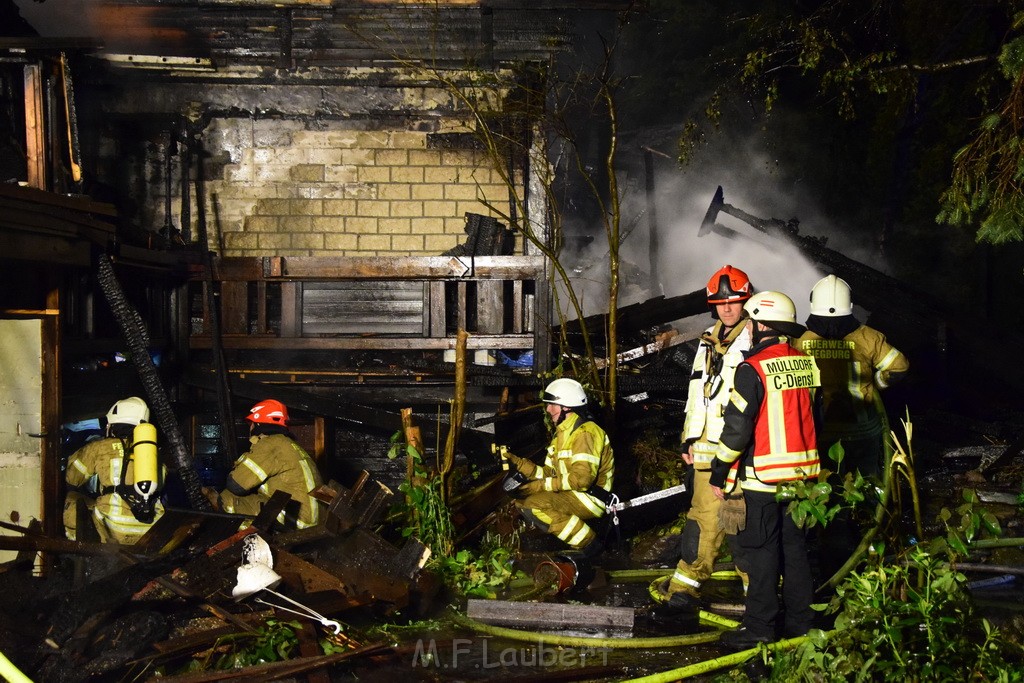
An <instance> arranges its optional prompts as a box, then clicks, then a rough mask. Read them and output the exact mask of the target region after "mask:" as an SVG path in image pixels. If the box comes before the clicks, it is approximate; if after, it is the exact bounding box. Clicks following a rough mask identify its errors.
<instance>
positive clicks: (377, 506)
mask: <svg viewBox="0 0 1024 683" xmlns="http://www.w3.org/2000/svg"><path fill="white" fill-rule="evenodd" d="M394 497H395V494H394V492H393V491H392V490H391V489H389V488H388V487H387V486H385V485H384V484H382V483H380V482H379V481H377V480H376V479H374V480H370V473H369V472H366V471H365V470H364V471H363V472H362V473H361V474H360V476H359V479H357V480H356V483H355V485H354V486H353V487H352V488H351V489H346V488H345V487H344V486H341V485H340V484H339V485H337V491H336V493H335V495H334V499H333V500H332V501H331V502H330V505H328V506H327V521H326V525H327V528H328V529H329V530H330V531H332V532H334V533H336V534H343V533H345V532H347V531H350V530H352V529H354V528H356V527H359V526H375V525H376V524H377V523H379V522H380V521H381V519H383V517H384V515H385V513H387V511H388V508H389V507H390V506H391V503H392V501H393V500H394Z"/></svg>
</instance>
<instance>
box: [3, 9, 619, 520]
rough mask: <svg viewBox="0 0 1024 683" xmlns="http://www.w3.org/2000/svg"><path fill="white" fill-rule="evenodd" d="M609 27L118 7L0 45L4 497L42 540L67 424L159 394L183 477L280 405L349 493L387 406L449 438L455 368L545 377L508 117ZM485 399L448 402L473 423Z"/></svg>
mask: <svg viewBox="0 0 1024 683" xmlns="http://www.w3.org/2000/svg"><path fill="white" fill-rule="evenodd" d="M625 4H626V3H608V2H597V3H594V2H573V3H523V2H504V1H500V2H494V1H488V2H463V1H460V2H438V3H426V4H424V5H414V4H410V3H405V2H395V3H389V2H383V3H381V2H369V3H356V4H352V5H350V4H346V5H344V6H340V5H337V4H336V3H326V2H307V1H301V2H284V3H273V4H270V3H261V2H215V3H207V2H186V3H177V2H161V1H159V0H155V1H153V2H146V3H141V4H140V3H135V2H131V3H128V2H116V1H115V2H102V3H88V4H86V5H85V6H84V9H82V8H80V7H79V6H77V5H75V6H74V7H71V9H72V11H74V10H75V8H79V11H81V12H84V14H81V15H79V16H78V17H77V20H78V22H77V24H76V23H74V22H73V23H72V24H70V25H71V26H73V27H74V28H75V30H76V31H77V32H76V33H75V36H73V37H67V31H68V30H69V29H68V26H69V24H68V23H67V22H64V23H63V24H62V28H61V30H60V32H59V33H56V34H48V29H47V28H46V27H44V28H43V29H42V30H38V31H37V32H38V33H39V34H40V35H30V33H31V31H24V32H23V33H22V34H20V35H16V36H11V37H9V38H6V39H4V40H3V41H0V42H2V47H3V55H4V60H3V77H4V83H5V86H6V87H5V96H4V97H5V100H6V106H5V118H6V121H5V123H6V126H7V128H8V129H9V130H10V132H11V136H9V137H10V139H12V140H15V141H16V143H15V144H13V145H11V147H10V149H11V150H12V151H13V152H15V153H16V156H17V158H18V159H19V160H23V165H22V164H21V163H13V164H10V165H11V166H12V169H13V170H11V171H9V172H8V173H9V175H11V177H10V178H5V181H8V180H9V182H5V184H4V185H3V186H2V187H0V204H2V212H0V240H2V244H3V253H2V254H0V260H2V262H3V269H4V271H5V279H7V280H8V281H9V284H8V286H7V287H5V288H4V293H3V299H2V301H3V305H2V306H0V308H2V309H3V316H2V317H3V320H2V321H0V322H2V323H3V330H4V331H3V332H2V336H3V339H2V344H0V346H3V347H4V348H5V349H11V350H12V351H5V352H4V354H5V357H4V359H3V364H4V366H5V368H12V369H13V368H17V369H18V370H19V371H18V372H10V373H8V372H7V371H6V370H5V372H4V376H5V377H6V378H7V380H5V381H6V382H7V383H8V386H7V387H5V391H4V394H5V396H6V399H5V402H7V403H8V404H9V405H10V406H11V410H10V411H9V414H10V415H12V416H15V417H12V418H11V423H12V424H9V425H6V427H5V429H3V430H2V431H3V433H4V437H3V438H4V440H5V443H4V444H3V445H2V446H0V451H3V452H5V453H8V454H9V455H8V456H5V457H6V458H7V461H6V462H5V463H4V464H3V468H4V469H3V476H2V477H0V486H2V487H4V490H5V491H8V489H9V492H11V493H12V494H14V493H15V492H17V493H16V495H14V497H13V498H12V500H18V501H19V502H18V503H16V504H15V505H14V507H15V508H17V510H18V511H19V514H20V516H21V517H22V519H29V518H36V519H42V520H44V525H45V527H46V530H47V531H48V532H51V533H59V531H60V529H59V525H60V520H59V515H58V514H55V512H56V511H58V510H59V508H60V504H61V498H62V490H63V487H62V481H63V475H62V472H61V462H62V457H66V455H67V452H68V450H69V448H71V447H72V446H73V445H74V443H75V442H76V439H80V438H81V437H80V436H79V435H77V433H76V432H73V431H69V426H71V428H73V429H78V428H82V429H84V430H86V431H88V430H89V429H94V428H95V425H94V423H93V422H91V421H95V419H96V418H97V417H99V416H101V415H102V414H103V413H104V412H105V411H106V409H107V408H108V407H109V406H110V405H111V403H112V402H113V401H116V400H117V399H119V398H122V397H124V396H126V395H139V396H144V397H146V398H147V399H150V400H152V398H153V397H152V396H148V395H147V392H152V391H158V392H163V393H164V394H165V398H166V400H167V402H168V405H169V406H171V407H172V409H173V415H174V419H175V420H176V422H177V423H178V426H179V428H180V429H181V437H180V438H181V444H180V448H181V449H183V450H184V451H185V452H186V453H191V454H192V455H193V457H194V459H195V462H196V463H197V465H199V466H200V467H199V469H200V471H202V469H203V468H204V467H205V466H209V467H211V468H213V469H221V470H223V468H224V467H225V465H226V464H228V463H229V462H230V460H231V458H232V442H233V441H234V440H235V439H234V437H233V427H234V424H233V423H234V421H235V419H236V418H238V417H240V416H241V415H242V414H244V411H245V409H247V407H248V406H249V405H250V404H251V403H253V402H254V401H256V400H259V399H261V398H264V397H265V396H269V395H274V396H277V397H279V398H281V400H283V401H285V402H287V403H288V404H289V405H290V406H291V407H292V408H293V410H294V411H295V413H296V414H297V415H299V416H300V418H299V419H298V420H296V424H295V426H294V427H295V431H296V433H297V434H298V435H299V437H300V440H301V441H303V442H304V444H305V445H306V446H307V447H308V448H309V450H310V452H311V453H313V454H314V455H315V457H316V458H317V460H318V462H319V463H320V465H321V467H322V468H324V469H326V470H327V471H328V472H329V473H331V474H336V475H338V476H341V477H343V478H344V477H345V476H352V475H354V474H355V473H358V471H359V470H360V469H362V468H363V466H364V465H365V464H366V462H368V461H383V458H381V457H380V455H381V453H380V452H379V451H380V448H381V446H382V445H383V447H384V448H385V449H386V445H387V436H388V435H389V434H390V433H391V432H393V431H394V430H396V429H398V428H400V426H401V422H400V420H399V418H398V411H399V409H400V408H401V407H404V406H410V405H411V406H413V407H414V409H415V410H417V411H423V412H424V413H426V414H429V415H431V416H432V418H431V419H432V420H434V418H435V417H436V414H437V413H438V412H439V406H443V407H444V412H445V413H447V403H448V400H449V398H450V396H451V392H452V387H453V384H454V368H455V364H453V361H454V360H455V356H456V352H457V351H459V352H460V353H461V356H460V358H459V359H460V360H462V359H464V358H468V361H469V362H470V363H471V364H472V363H473V362H474V361H475V362H476V363H477V364H478V367H487V366H489V365H490V364H492V363H493V362H494V361H493V359H494V357H495V355H496V354H499V353H500V354H504V355H505V357H506V358H512V359H516V358H521V359H523V360H522V361H521V364H522V366H523V367H524V368H525V369H527V371H538V370H544V369H546V367H547V364H548V362H549V352H548V348H549V338H548V334H549V331H548V325H547V323H548V320H549V319H550V317H551V316H550V305H551V304H550V301H549V294H548V292H549V288H548V286H546V282H547V277H548V271H549V267H550V264H549V263H548V262H547V260H546V259H545V257H544V256H543V255H542V250H541V249H538V245H543V244H545V243H546V241H547V240H548V238H549V235H548V226H547V216H548V209H547V204H546V203H547V201H548V196H547V193H546V190H545V187H546V186H545V183H550V178H551V174H552V173H553V168H554V167H553V166H552V163H553V161H552V160H551V159H548V158H546V157H545V153H546V150H547V147H546V145H545V142H544V134H543V132H542V131H540V130H539V128H538V127H537V120H536V115H535V113H536V112H537V111H541V110H542V109H543V102H540V103H538V102H536V101H530V100H531V97H535V96H536V93H540V92H543V86H542V80H543V78H544V73H545V70H546V69H548V68H549V67H550V66H551V65H552V64H553V63H555V61H557V60H558V59H560V58H561V57H564V56H565V55H566V54H569V55H571V54H572V53H573V52H574V51H575V50H579V49H580V46H581V45H582V44H583V43H584V42H586V41H588V40H593V39H594V38H595V37H596V35H597V34H596V33H595V32H594V28H593V22H594V21H595V20H596V21H598V22H607V21H613V20H614V12H615V10H618V9H621V8H622V6H624V5H625ZM31 9H32V8H31V7H24V6H22V7H21V10H22V14H23V15H25V16H29V17H31V16H32V13H31ZM49 9H50V10H60V9H61V7H56V6H55V7H51V8H49ZM54 16H55V17H56V16H57V15H54ZM583 19H586V21H587V22H588V23H587V25H586V27H584V23H583ZM538 107H539V109H538ZM530 112H534V114H531V113H530ZM21 140H24V141H25V142H24V144H21V142H20V141H21ZM527 232H529V237H526V236H525V235H526V233H527ZM104 272H106V273H107V275H106V278H107V279H108V280H109V282H108V283H107V284H104V282H103V279H104V275H103V273H104ZM111 291H114V292H117V293H116V294H115V297H117V298H119V299H121V300H122V304H123V305H122V308H123V309H124V312H122V313H121V314H119V313H118V312H117V311H116V310H115V309H116V308H117V307H116V306H112V305H111ZM460 329H461V330H467V331H468V332H469V334H468V337H466V338H465V340H466V341H465V344H464V347H463V348H461V349H460V348H458V347H459V343H458V334H457V333H458V331H459V330H460ZM132 346H134V347H135V352H134V353H133V352H132V351H131V347H132ZM13 349H17V352H14V351H13ZM143 349H144V351H143ZM140 355H148V356H149V357H150V358H149V359H148V360H147V361H145V362H143V360H142V359H140V358H139V356H140ZM140 364H141V365H145V366H147V367H149V373H150V379H149V380H148V381H147V379H146V375H145V373H141V374H140V372H139V368H138V366H139V365H140ZM506 374H507V373H506ZM514 381H517V380H515V379H514V378H513V382H514ZM519 381H523V382H524V383H525V384H526V385H528V386H532V384H534V383H536V382H537V381H538V380H536V378H535V377H534V378H533V379H527V380H519ZM507 384H508V382H507V380H506V379H504V378H503V377H496V378H495V377H491V378H487V377H486V376H485V378H484V379H483V380H482V381H481V382H472V381H471V382H470V392H469V396H468V401H469V403H470V404H471V405H474V406H484V407H481V408H480V409H481V410H482V411H484V412H494V410H495V406H496V405H497V402H498V401H499V400H500V398H501V395H502V389H503V387H504V386H507ZM471 409H472V408H471ZM446 420H447V414H445V416H444V418H443V419H442V420H441V423H442V424H437V425H436V426H435V427H433V428H431V427H428V428H427V432H428V433H432V432H433V431H435V430H440V429H442V428H445V429H446V428H447V427H446V426H445V425H444V424H443V423H444V422H445V421H446ZM434 421H435V422H436V420H434ZM82 425H84V426H82ZM161 431H162V433H163V431H165V430H161ZM467 431H468V432H470V433H469V434H468V435H467V441H468V442H469V443H473V441H474V439H473V435H472V433H471V432H472V431H473V430H467ZM366 434H369V435H370V436H368V437H365V438H364V435H366ZM366 439H368V440H366ZM427 441H428V442H430V443H433V441H434V440H433V439H427ZM478 441H479V443H478V444H477V445H482V444H483V439H482V438H481V439H479V440H478ZM371 452H372V453H371ZM350 455H351V456H353V458H354V459H353V461H352V463H350V464H348V465H341V466H339V465H338V464H339V462H340V461H343V460H345V459H346V457H347V456H350ZM204 463H205V464H204ZM176 464H178V465H181V464H184V463H183V462H182V463H176ZM37 492H38V495H37ZM22 503H23V504H22Z"/></svg>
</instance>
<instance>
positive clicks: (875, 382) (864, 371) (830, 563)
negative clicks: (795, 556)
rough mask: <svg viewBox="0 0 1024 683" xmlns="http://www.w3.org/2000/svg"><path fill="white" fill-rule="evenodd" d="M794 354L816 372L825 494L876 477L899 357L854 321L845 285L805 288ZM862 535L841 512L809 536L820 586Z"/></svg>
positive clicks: (900, 369) (832, 282)
mask: <svg viewBox="0 0 1024 683" xmlns="http://www.w3.org/2000/svg"><path fill="white" fill-rule="evenodd" d="M797 347H798V348H800V349H802V350H803V351H804V352H806V353H808V354H810V355H812V356H814V358H815V360H816V361H817V363H818V367H819V368H820V370H821V393H822V398H823V400H822V414H823V420H822V427H821V429H820V430H819V431H818V452H819V453H820V454H821V457H823V458H824V457H826V455H827V456H828V457H829V458H830V459H831V460H832V461H833V463H834V464H833V466H832V469H834V470H835V474H834V475H833V476H832V477H831V482H832V484H833V486H838V485H840V484H841V483H842V481H843V479H844V478H845V477H846V476H847V475H850V474H853V473H854V472H858V471H859V472H860V473H861V474H862V475H864V476H866V477H871V476H875V477H878V476H881V474H882V472H883V467H885V465H886V463H887V462H888V461H889V456H890V455H891V451H890V450H889V446H888V440H887V439H886V438H885V435H886V434H888V433H889V421H888V418H887V416H886V411H885V406H884V404H883V403H882V396H881V392H882V391H883V390H884V389H887V388H888V387H889V386H891V385H892V384H894V383H896V382H898V381H900V380H901V379H902V378H903V377H904V376H905V375H906V373H907V371H908V370H909V369H910V363H909V361H907V358H906V356H904V355H903V354H902V353H901V352H900V351H899V350H898V349H896V348H895V347H894V346H893V345H892V344H890V343H889V342H888V341H887V340H886V338H885V335H883V334H882V333H881V332H879V331H878V330H875V329H873V328H871V327H868V326H867V325H862V324H861V323H860V321H858V320H857V318H856V317H854V315H853V297H852V293H851V291H850V285H849V284H848V283H847V282H846V281H845V280H843V279H842V278H840V277H837V276H836V275H827V276H825V277H823V278H822V279H821V280H819V281H818V282H817V283H816V284H815V285H814V287H813V288H811V313H810V315H809V316H808V317H807V332H805V333H804V334H803V335H802V336H801V337H800V339H799V340H798V341H797ZM840 452H841V453H842V456H841V457H840ZM836 460H838V462H835V461H836ZM863 532H864V530H863V529H861V528H860V525H859V524H858V523H857V522H856V520H854V519H853V518H852V516H851V515H849V514H848V513H847V512H846V511H845V510H844V511H840V513H839V514H838V515H837V516H836V518H835V519H833V520H832V523H831V524H829V526H828V529H827V531H823V532H820V533H817V534H815V535H813V536H812V538H813V539H814V543H813V545H814V546H815V547H816V556H817V558H818V567H819V571H820V572H821V574H822V576H821V578H822V579H826V578H828V577H829V576H832V575H834V574H835V573H836V572H837V571H838V570H839V569H840V567H842V565H843V563H844V562H845V561H846V559H847V558H848V557H849V556H850V553H851V552H853V550H854V549H855V548H856V547H857V544H858V543H859V542H860V538H861V536H862V535H863Z"/></svg>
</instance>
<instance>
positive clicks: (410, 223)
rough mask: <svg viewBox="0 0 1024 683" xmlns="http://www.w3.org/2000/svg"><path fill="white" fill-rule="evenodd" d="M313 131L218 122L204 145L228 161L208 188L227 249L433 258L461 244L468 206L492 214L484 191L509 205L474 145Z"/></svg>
mask: <svg viewBox="0 0 1024 683" xmlns="http://www.w3.org/2000/svg"><path fill="white" fill-rule="evenodd" d="M317 126H318V128H317V129H316V130H307V128H306V126H305V125H304V124H303V123H302V122H299V121H274V120H257V121H253V120H247V119H216V120H214V121H213V123H212V124H211V126H210V128H209V129H208V131H207V137H206V142H205V144H206V149H207V150H208V151H210V152H211V153H212V155H213V156H214V158H219V159H229V160H230V161H229V163H227V164H226V165H224V166H223V167H222V172H221V173H220V174H219V176H218V177H216V178H213V179H212V180H210V181H208V183H207V190H208V196H209V197H210V202H211V206H210V209H209V211H210V212H211V215H216V217H217V227H218V228H219V230H220V234H219V237H220V244H221V246H222V248H223V255H224V256H270V255H284V256H288V255H291V256H382V255H389V256H430V255H437V254H440V253H441V252H443V251H446V250H448V249H451V248H452V247H454V246H455V245H457V244H459V243H461V242H463V241H465V232H464V227H465V214H466V213H467V212H469V213H478V214H483V215H495V217H499V216H497V214H495V213H494V212H491V211H489V210H488V209H487V207H486V206H485V205H484V204H483V203H482V202H481V201H480V198H481V197H486V198H487V199H489V200H490V201H491V202H494V203H495V204H496V205H498V206H500V207H502V208H503V209H504V210H506V211H507V205H508V189H507V187H506V186H505V184H504V183H503V182H502V181H501V178H500V176H499V175H498V173H497V172H495V171H494V170H493V169H492V168H491V166H490V162H489V159H488V158H487V155H486V154H485V153H483V152H481V151H479V150H477V151H473V150H450V149H445V150H443V151H440V150H436V149H428V142H427V140H428V133H427V132H420V131H417V130H405V129H393V130H374V131H365V130H353V129H346V127H345V126H346V124H345V123H344V122H332V123H327V124H324V123H323V122H319V123H318V124H317ZM455 127H456V124H453V123H449V126H448V130H452V129H454V128H455ZM499 219H500V217H499Z"/></svg>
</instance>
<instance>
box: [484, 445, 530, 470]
mask: <svg viewBox="0 0 1024 683" xmlns="http://www.w3.org/2000/svg"><path fill="white" fill-rule="evenodd" d="M491 452H492V453H497V454H498V459H499V460H500V461H501V469H502V470H504V471H506V472H508V471H511V470H514V471H516V472H522V471H523V462H524V460H523V458H520V457H519V456H518V455H516V454H515V453H513V452H512V451H510V450H509V449H508V446H505V445H498V444H491Z"/></svg>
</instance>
